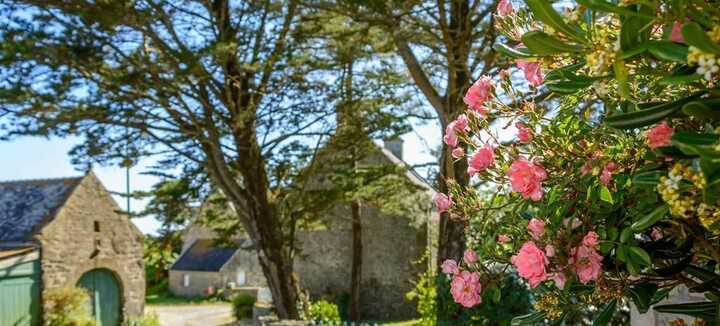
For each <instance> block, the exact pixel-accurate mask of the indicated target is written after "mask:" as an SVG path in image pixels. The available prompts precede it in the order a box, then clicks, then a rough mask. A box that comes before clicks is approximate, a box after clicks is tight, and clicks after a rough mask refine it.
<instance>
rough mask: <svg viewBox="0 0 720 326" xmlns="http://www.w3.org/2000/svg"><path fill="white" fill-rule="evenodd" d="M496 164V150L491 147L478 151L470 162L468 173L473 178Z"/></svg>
mask: <svg viewBox="0 0 720 326" xmlns="http://www.w3.org/2000/svg"><path fill="white" fill-rule="evenodd" d="M493 162H495V150H494V149H493V148H492V146H490V145H487V144H486V145H485V146H483V147H482V148H480V149H478V150H477V151H476V152H475V154H474V155H473V156H472V157H471V158H470V161H469V162H468V168H467V173H468V175H470V176H471V177H472V176H474V175H475V174H476V173H478V172H480V171H484V170H486V169H487V168H489V167H490V166H492V164H493Z"/></svg>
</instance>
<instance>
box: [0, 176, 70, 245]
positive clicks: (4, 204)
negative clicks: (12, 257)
mask: <svg viewBox="0 0 720 326" xmlns="http://www.w3.org/2000/svg"><path fill="white" fill-rule="evenodd" d="M81 180H82V177H78V178H65V179H47V180H24V181H9V182H0V243H2V242H14V241H23V240H27V239H28V238H30V237H31V236H32V233H33V232H34V231H36V230H37V227H38V226H40V225H42V224H44V223H46V222H47V221H48V220H49V219H51V218H53V217H54V216H55V214H56V213H57V211H58V209H59V208H60V207H62V205H63V204H64V203H65V200H67V198H68V197H69V196H70V194H71V193H72V191H73V189H75V187H76V186H77V185H78V184H80V181H81Z"/></svg>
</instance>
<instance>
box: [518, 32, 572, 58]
mask: <svg viewBox="0 0 720 326" xmlns="http://www.w3.org/2000/svg"><path fill="white" fill-rule="evenodd" d="M522 41H523V44H525V46H527V48H528V50H530V52H531V53H533V54H538V55H555V54H561V53H567V52H580V51H582V49H583V48H582V47H580V46H577V45H572V44H567V43H565V42H563V41H560V40H558V39H557V38H555V37H554V36H552V35H550V34H547V33H545V32H541V31H533V32H527V33H525V34H523V36H522Z"/></svg>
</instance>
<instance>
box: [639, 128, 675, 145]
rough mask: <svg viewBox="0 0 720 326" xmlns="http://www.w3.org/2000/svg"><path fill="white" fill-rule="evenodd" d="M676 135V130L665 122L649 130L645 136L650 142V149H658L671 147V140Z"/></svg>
mask: <svg viewBox="0 0 720 326" xmlns="http://www.w3.org/2000/svg"><path fill="white" fill-rule="evenodd" d="M674 133H675V129H673V128H672V127H670V126H668V124H667V123H665V122H663V123H661V124H659V125H657V126H655V127H653V128H652V129H650V130H648V131H647V133H646V134H645V136H646V137H647V140H648V145H649V146H650V148H653V149H655V148H658V147H665V146H670V138H671V137H672V135H673V134H674Z"/></svg>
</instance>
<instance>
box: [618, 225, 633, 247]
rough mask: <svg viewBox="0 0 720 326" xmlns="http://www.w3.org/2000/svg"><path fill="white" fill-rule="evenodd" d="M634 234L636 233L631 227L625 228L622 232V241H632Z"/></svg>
mask: <svg viewBox="0 0 720 326" xmlns="http://www.w3.org/2000/svg"><path fill="white" fill-rule="evenodd" d="M633 235H634V233H633V230H632V228H629V227H628V228H624V229H623V230H622V231H621V232H620V242H622V243H628V242H630V240H631V239H632V238H633Z"/></svg>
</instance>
